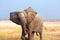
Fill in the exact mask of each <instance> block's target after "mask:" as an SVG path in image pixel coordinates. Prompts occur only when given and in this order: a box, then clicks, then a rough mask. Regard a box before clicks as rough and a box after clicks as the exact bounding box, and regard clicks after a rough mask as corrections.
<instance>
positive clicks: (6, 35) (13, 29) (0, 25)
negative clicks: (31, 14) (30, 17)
mask: <svg viewBox="0 0 60 40" xmlns="http://www.w3.org/2000/svg"><path fill="white" fill-rule="evenodd" d="M44 28H46V29H44ZM44 28H43V35H42V37H43V40H60V26H54V25H52V26H49V25H45V24H44ZM21 34H22V29H21V26H20V25H16V24H14V23H12V22H11V21H9V20H5V21H4V20H1V21H0V40H21ZM39 39H40V38H39V36H37V35H36V34H34V38H33V40H39Z"/></svg>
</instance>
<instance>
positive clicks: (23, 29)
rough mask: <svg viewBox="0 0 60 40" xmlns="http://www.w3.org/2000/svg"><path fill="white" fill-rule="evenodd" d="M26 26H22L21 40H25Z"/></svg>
mask: <svg viewBox="0 0 60 40" xmlns="http://www.w3.org/2000/svg"><path fill="white" fill-rule="evenodd" d="M25 33H26V24H22V40H25Z"/></svg>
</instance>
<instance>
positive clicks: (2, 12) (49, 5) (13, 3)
mask: <svg viewBox="0 0 60 40" xmlns="http://www.w3.org/2000/svg"><path fill="white" fill-rule="evenodd" d="M29 6H31V7H32V8H33V9H34V10H36V11H37V12H38V14H39V15H41V16H42V18H43V19H49V20H50V19H53V20H59V19H60V0H0V19H9V18H10V12H12V11H21V10H24V9H26V8H28V7H29Z"/></svg>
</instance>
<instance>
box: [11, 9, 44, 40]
mask: <svg viewBox="0 0 60 40" xmlns="http://www.w3.org/2000/svg"><path fill="white" fill-rule="evenodd" d="M10 20H11V21H13V22H15V23H16V24H19V25H22V40H25V34H26V30H27V32H28V40H33V35H34V33H35V32H39V34H40V40H42V29H43V20H42V18H41V17H40V16H39V15H38V14H37V13H36V12H35V11H33V10H31V9H29V10H24V11H23V12H11V13H10Z"/></svg>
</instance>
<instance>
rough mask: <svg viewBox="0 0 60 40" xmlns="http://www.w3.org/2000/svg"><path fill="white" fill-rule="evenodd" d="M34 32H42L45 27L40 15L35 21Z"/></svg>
mask: <svg viewBox="0 0 60 40" xmlns="http://www.w3.org/2000/svg"><path fill="white" fill-rule="evenodd" d="M33 25H34V28H33V29H34V31H40V30H41V29H42V27H43V20H42V18H41V17H40V16H39V15H36V16H35V18H34V20H33Z"/></svg>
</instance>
